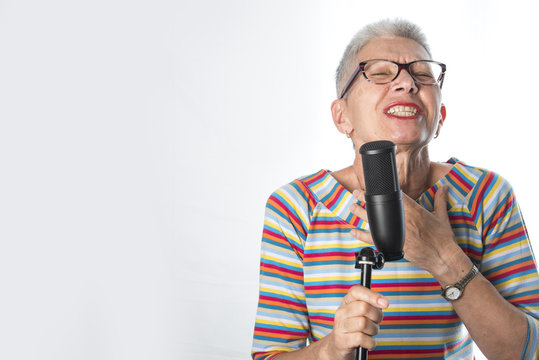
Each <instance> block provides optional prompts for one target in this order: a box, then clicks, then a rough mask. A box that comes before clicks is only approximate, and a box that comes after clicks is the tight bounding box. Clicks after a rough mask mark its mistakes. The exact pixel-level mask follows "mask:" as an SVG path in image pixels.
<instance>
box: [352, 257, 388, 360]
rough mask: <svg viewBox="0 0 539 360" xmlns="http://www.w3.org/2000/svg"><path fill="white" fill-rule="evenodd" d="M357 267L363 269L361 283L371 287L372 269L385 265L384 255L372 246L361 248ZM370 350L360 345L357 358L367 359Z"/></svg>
mask: <svg viewBox="0 0 539 360" xmlns="http://www.w3.org/2000/svg"><path fill="white" fill-rule="evenodd" d="M355 267H356V269H361V285H362V286H364V287H366V288H368V289H370V288H371V278H372V269H373V268H374V269H375V270H379V269H381V268H383V267H384V255H382V253H380V252H378V253H375V252H374V250H373V249H372V248H370V247H365V248H363V249H361V251H360V252H356V266H355ZM367 355H368V350H367V349H364V348H362V347H361V346H359V347H358V348H357V353H356V359H357V360H367V357H368V356H367Z"/></svg>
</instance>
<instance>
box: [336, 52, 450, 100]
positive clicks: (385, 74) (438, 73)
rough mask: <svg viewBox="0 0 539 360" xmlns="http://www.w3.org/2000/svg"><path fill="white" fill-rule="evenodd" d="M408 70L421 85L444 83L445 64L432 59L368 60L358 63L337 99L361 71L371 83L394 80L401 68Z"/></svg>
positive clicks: (385, 82)
mask: <svg viewBox="0 0 539 360" xmlns="http://www.w3.org/2000/svg"><path fill="white" fill-rule="evenodd" d="M402 69H404V70H406V71H408V73H409V74H410V76H411V77H412V79H414V81H415V82H417V83H420V84H423V85H436V84H438V85H440V88H441V87H442V85H443V83H444V76H445V70H446V66H445V64H442V63H441V62H438V61H433V60H416V61H412V62H410V63H408V64H399V63H397V62H394V61H389V60H378V59H375V60H368V61H363V62H360V63H359V66H358V67H357V69H356V70H355V71H354V73H353V74H352V76H350V79H349V80H348V82H347V83H346V85H345V86H344V88H343V90H342V92H341V96H340V97H339V99H342V98H343V97H344V94H346V92H347V91H348V89H349V88H350V86H351V85H352V83H353V82H354V80H355V79H356V77H357V75H358V74H359V73H360V72H361V73H363V76H365V79H367V80H368V81H369V82H371V83H373V84H378V85H381V84H387V83H390V82H392V81H393V80H395V79H396V78H397V77H398V76H399V74H400V72H401V70H402Z"/></svg>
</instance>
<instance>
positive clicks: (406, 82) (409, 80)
mask: <svg viewBox="0 0 539 360" xmlns="http://www.w3.org/2000/svg"><path fill="white" fill-rule="evenodd" d="M393 90H395V91H404V92H406V93H411V94H415V93H417V91H418V90H419V88H418V87H417V84H416V82H415V80H414V78H413V77H412V75H410V73H409V72H408V69H402V70H401V72H400V73H399V75H398V76H397V78H396V79H395V80H393Z"/></svg>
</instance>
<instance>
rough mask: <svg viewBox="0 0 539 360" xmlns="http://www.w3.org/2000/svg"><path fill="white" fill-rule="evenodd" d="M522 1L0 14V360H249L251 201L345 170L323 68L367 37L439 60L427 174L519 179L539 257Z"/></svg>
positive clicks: (103, 6)
mask: <svg viewBox="0 0 539 360" xmlns="http://www.w3.org/2000/svg"><path fill="white" fill-rule="evenodd" d="M537 10H538V8H537V6H536V5H531V4H530V3H528V2H527V1H524V0H522V1H520V0H513V1H475V2H470V1H463V0H460V1H451V2H449V1H432V0H425V1H409V2H403V1H379V2H375V1H369V2H367V1H344V0H339V1H331V2H329V1H312V0H311V1H284V0H272V1H270V0H267V1H239V0H230V1H218V0H201V1H196V2H195V1H190V2H187V1H173V0H153V1H149V0H131V1H127V0H106V1H105V0H93V1H69V0H51V1H46V2H43V1H38V0H1V1H0V121H1V128H0V162H1V163H0V166H1V167H0V169H1V176H0V192H1V194H0V195H1V196H0V246H1V248H0V339H1V340H0V358H2V359H10V360H11V359H24V360H27V359H28V360H29V359H46V360H48V359H55V360H57V359H81V360H86V359H106V360H108V359H132V360H133V359H185V360H208V359H209V360H211V359H225V360H227V359H230V360H232V359H247V358H248V357H249V351H250V343H251V333H252V327H253V320H254V315H255V309H256V300H257V282H258V261H259V260H258V254H259V247H260V235H261V231H262V220H263V211H264V203H265V200H266V198H267V196H268V195H269V194H270V193H271V192H272V191H273V190H274V189H276V188H277V187H279V186H281V185H282V184H284V183H286V182H288V181H290V180H292V179H293V178H296V177H298V176H301V175H305V174H308V173H312V172H314V171H317V170H319V169H320V168H326V169H333V170H338V169H340V168H342V167H344V166H347V165H348V164H350V163H351V160H352V158H353V153H352V149H351V146H350V143H349V141H347V139H346V138H345V137H344V136H343V135H341V134H339V133H338V132H337V131H336V130H335V129H334V127H333V124H332V121H331V115H330V111H329V106H330V103H331V101H332V100H333V98H334V90H333V89H334V85H333V74H334V71H335V68H336V66H337V63H338V61H339V59H340V56H341V54H342V52H343V50H344V47H345V45H346V44H347V42H348V41H349V39H350V38H351V36H352V35H353V34H354V33H355V31H356V30H358V28H360V27H361V26H362V25H364V24H366V23H369V22H372V21H375V20H378V19H380V18H384V17H394V16H401V17H404V18H407V19H409V20H412V21H414V22H417V23H418V24H419V25H421V26H422V27H423V28H424V30H425V32H426V33H427V35H428V37H429V41H430V43H431V45H432V49H433V53H434V57H435V59H436V60H439V61H443V62H445V63H447V64H448V73H447V77H446V82H445V84H444V102H445V103H446V105H447V108H448V116H447V120H446V123H445V125H444V129H443V132H442V134H441V136H440V138H439V139H437V140H436V141H435V143H434V144H433V146H432V151H431V153H432V158H433V159H435V160H441V161H443V160H446V159H448V158H449V157H450V156H457V157H458V158H460V159H461V160H463V161H465V162H467V163H469V164H473V165H479V166H483V167H487V168H490V169H492V170H494V171H496V172H498V173H500V174H502V175H503V176H505V177H506V178H507V179H509V181H510V182H511V183H512V184H513V185H514V187H515V189H516V194H517V198H518V199H519V201H520V203H521V207H522V209H523V213H524V216H525V219H526V220H527V225H528V230H529V232H530V235H531V237H532V239H535V240H534V247H535V249H536V251H537V246H538V244H539V243H538V241H537V239H538V238H539V224H538V223H537V219H538V215H539V205H538V201H537V200H538V196H537V193H536V189H535V187H534V185H535V184H534V182H535V181H534V180H535V177H536V176H537V171H536V165H535V161H534V159H535V157H536V155H537V151H536V141H537V125H536V124H537V122H538V121H539V116H538V115H537V109H536V107H537V105H536V104H537V93H538V91H537V86H536V85H537V83H539V71H538V70H537V69H538V64H537V61H536V59H537V58H538V57H539V56H538V55H539V51H538V50H537V46H536V41H537V40H536V39H537V35H539V30H538V27H537V21H536V14H537Z"/></svg>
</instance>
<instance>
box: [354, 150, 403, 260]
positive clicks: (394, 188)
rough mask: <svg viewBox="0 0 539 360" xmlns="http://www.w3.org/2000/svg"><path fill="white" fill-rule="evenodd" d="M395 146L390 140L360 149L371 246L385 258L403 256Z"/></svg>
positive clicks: (401, 212)
mask: <svg viewBox="0 0 539 360" xmlns="http://www.w3.org/2000/svg"><path fill="white" fill-rule="evenodd" d="M395 148H396V146H395V144H393V143H392V142H391V141H373V142H368V143H365V144H363V146H361V148H360V149H359V153H360V154H361V160H362V163H363V174H364V177H365V202H366V204H367V206H366V208H367V214H368V216H369V228H370V231H371V235H372V238H373V240H374V245H375V246H376V249H377V250H378V251H379V252H381V253H382V255H383V256H384V260H385V261H397V260H400V259H402V258H403V257H404V252H403V251H402V249H403V247H404V210H403V203H402V191H401V189H400V185H399V179H398V174H397V161H396V158H395Z"/></svg>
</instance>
